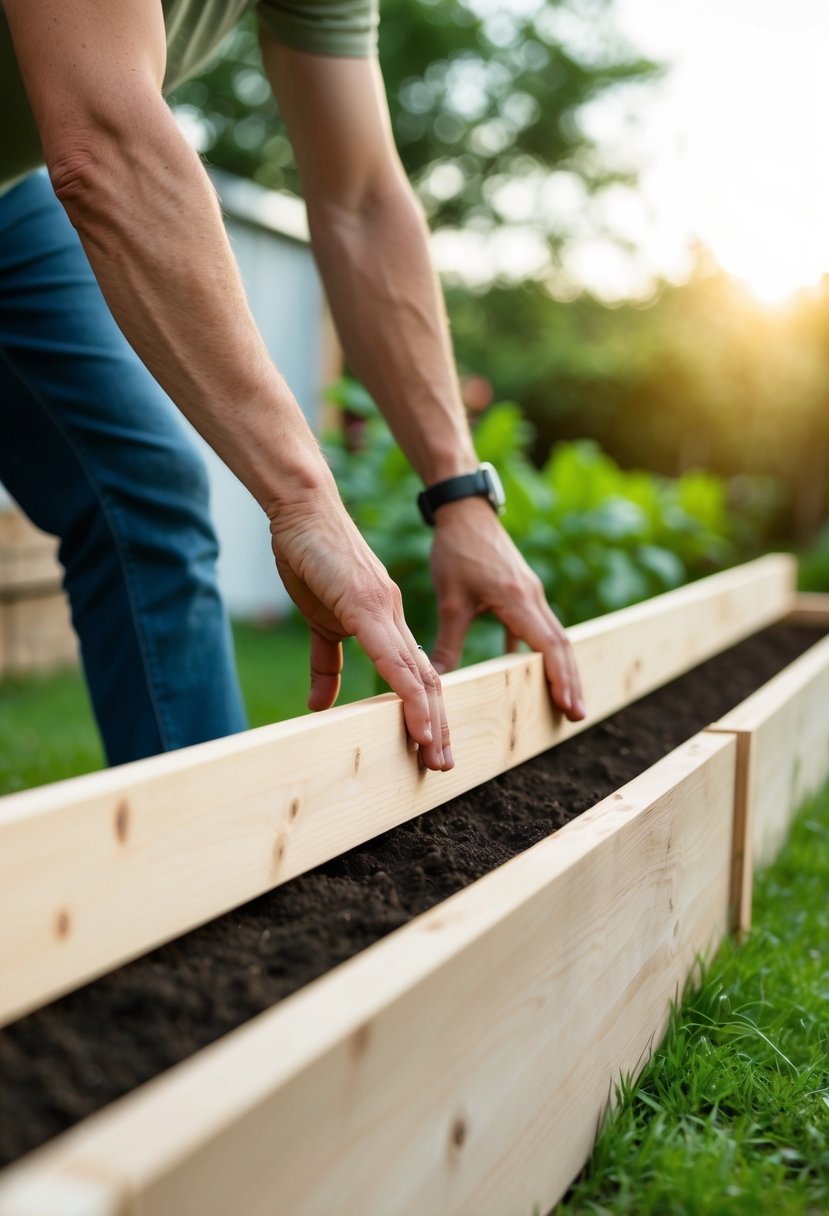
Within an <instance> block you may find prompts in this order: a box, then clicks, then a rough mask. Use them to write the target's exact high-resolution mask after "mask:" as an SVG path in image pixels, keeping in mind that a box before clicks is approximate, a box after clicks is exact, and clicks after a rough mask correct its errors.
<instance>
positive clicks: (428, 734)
mask: <svg viewBox="0 0 829 1216" xmlns="http://www.w3.org/2000/svg"><path fill="white" fill-rule="evenodd" d="M423 738H424V741H425V742H426V743H431V742H432V730H431V727H429V726H427V727H426V729H425V731H424V732H423Z"/></svg>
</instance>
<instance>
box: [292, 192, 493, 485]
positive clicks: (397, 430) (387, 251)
mask: <svg viewBox="0 0 829 1216" xmlns="http://www.w3.org/2000/svg"><path fill="white" fill-rule="evenodd" d="M309 219H310V222H311V232H312V240H313V245H314V252H315V254H316V257H317V261H318V263H319V266H320V271H321V273H322V276H323V279H324V281H325V286H326V289H327V292H328V298H329V301H330V303H331V308H332V311H333V313H334V319H335V321H336V324H337V329H338V331H339V334H340V337H341V340H342V343H343V346H344V349H345V353H346V357H347V359H348V363H349V365H350V367H352V368H353V370H354V372H355V373H356V374H357V375H358V376H359V378H360V379H361V380H362V382H363V383H364V384H365V385H366V387H367V389H368V390H369V392H370V393H371V394H372V396H373V397H374V399H375V400H376V401H377V403H378V405H379V406H380V408H381V410H382V411H383V414H384V415H385V417H386V418H387V420H388V422H389V424H390V426H391V428H392V430H393V432H394V434H395V436H396V438H397V440H398V442H399V443H400V445H401V447H402V448H403V450H404V452H405V453H406V455H407V456H408V458H409V460H410V461H411V463H412V465H413V467H414V468H415V470H416V472H417V473H418V474H419V475H420V477H421V478H422V479H423V481H424V483H425V484H427V485H431V484H434V483H435V482H437V481H441V480H443V479H444V478H446V477H453V476H455V475H456V474H458V473H466V472H470V471H471V470H472V469H474V468H475V467H476V465H477V463H478V462H477V458H476V456H475V450H474V447H473V444H472V439H471V436H470V433H469V427H468V425H467V422H466V417H465V414H464V410H463V405H462V403H461V399H460V391H459V388H458V382H457V376H456V374H455V368H454V360H453V356H452V349H451V344H450V340H449V328H448V322H447V319H446V311H445V307H444V303H443V298H442V295H441V291H440V286H439V284H438V281H437V276H436V274H435V271H434V269H433V266H432V262H431V257H430V252H429V241H428V231H427V228H426V224H425V220H424V218H423V215H422V212H421V210H420V207H419V205H418V204H417V202H416V200H415V198H414V195H413V193H412V191H411V189H410V187H409V186H408V185H407V184H406V183H403V182H401V184H400V185H399V186H398V185H393V186H391V188H390V189H388V190H386V191H384V192H383V193H382V194H380V195H375V196H373V197H372V198H371V200H370V201H369V202H366V203H364V204H363V206H362V207H360V208H359V209H355V210H348V209H345V208H343V207H338V206H337V205H335V204H331V203H327V202H325V201H322V202H319V203H314V202H313V201H311V202H309Z"/></svg>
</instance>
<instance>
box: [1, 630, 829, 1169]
mask: <svg viewBox="0 0 829 1216" xmlns="http://www.w3.org/2000/svg"><path fill="white" fill-rule="evenodd" d="M823 632H824V631H821V630H813V629H800V628H792V627H790V626H776V627H774V628H772V629H769V630H766V631H765V632H764V633H762V634H758V635H756V636H755V637H753V638H751V639H749V640H748V641H747V642H743V643H742V644H741V645H739V646H736V647H734V649H732V650H730V651H728V652H726V653H725V654H723V655H720V656H718V657H717V658H715V659H712V660H710V661H709V662H707V663H704V664H703V665H702V666H700V667H697V668H695V669H694V670H693V671H692V672H690V673H689V674H688V675H686V676H683V677H682V678H681V679H679V680H676V681H674V683H672V684H670V685H668V686H666V687H665V688H663V689H661V690H659V691H658V692H655V693H653V694H651V695H650V696H649V697H646V698H645V699H644V700H642V701H640V702H638V703H637V704H635V705H632V706H630V707H629V708H627V709H624V710H622V711H621V712H620V713H617V714H615V715H614V716H613V717H612V718H609V719H608V720H607V721H606V722H604V723H601V724H600V725H598V726H595V727H593V728H591V729H590V730H589V731H585V732H584V733H583V734H581V735H578V736H576V737H575V738H573V739H571V740H569V741H568V742H566V743H563V744H561V745H560V746H558V747H556V748H553V749H551V750H550V751H549V752H546V753H545V754H543V755H541V756H539V757H537V758H536V759H534V760H530V761H528V762H527V763H526V764H523V765H521V766H520V767H518V768H515V769H513V770H512V771H511V772H509V773H505V774H504V775H503V776H501V777H498V778H496V779H495V780H494V781H491V782H489V783H488V784H487V785H485V786H481V787H479V788H478V789H476V790H473V791H471V792H470V793H468V794H465V795H463V796H462V797H460V798H455V799H453V800H452V801H451V802H448V803H446V804H445V805H444V806H443V807H441V808H439V809H437V810H434V811H431V812H430V813H429V814H427V815H422V816H420V817H419V818H418V819H416V820H414V821H412V822H411V823H407V824H404V825H403V826H402V827H399V828H395V829H394V830H393V831H391V832H387V833H386V834H385V835H383V836H380V837H378V838H377V839H376V840H373V841H371V842H370V843H369V844H366V845H363V846H362V847H361V848H358V849H353V850H352V851H351V852H350V853H346V854H345V855H343V856H342V857H338V858H336V859H335V860H334V861H331V862H328V863H327V864H326V865H323V866H320V867H319V868H318V869H316V870H314V871H312V872H311V873H309V874H305V875H302V876H301V877H299V878H296V879H294V880H292V881H291V882H289V883H286V884H285V885H284V886H282V887H278V888H277V889H276V890H275V891H272V892H270V893H269V894H267V895H264V896H261V897H260V898H259V899H256V900H254V901H252V902H251V903H249V904H247V905H245V906H244V907H243V908H240V909H238V910H237V911H235V912H231V913H228V914H227V915H226V916H223V917H221V918H220V919H219V920H216V921H213V922H212V923H210V924H208V925H205V926H204V927H203V928H201V929H198V930H196V931H194V932H193V933H189V934H187V936H185V937H183V938H180V939H178V940H177V941H174V942H171V943H170V944H169V945H166V946H163V947H161V948H160V949H158V950H155V951H154V952H153V953H152V954H149V955H146V956H145V957H144V958H141V959H138V960H136V961H135V962H133V963H130V964H129V965H127V966H125V967H122V968H120V969H119V970H118V971H115V972H113V973H112V974H111V975H107V976H104V977H102V978H101V979H99V980H96V981H95V982H94V983H92V984H89V985H87V986H86V987H85V988H82V989H80V990H79V991H78V992H75V993H71V994H70V995H68V996H66V997H64V998H62V999H61V1000H59V1001H55V1002H54V1003H53V1004H52V1005H49V1006H47V1007H46V1008H44V1009H41V1010H38V1011H37V1012H35V1013H32V1014H30V1015H29V1016H28V1017H25V1018H22V1019H21V1020H20V1021H18V1022H17V1023H15V1024H14V1025H12V1026H10V1027H7V1028H6V1029H5V1030H3V1031H0V1164H5V1163H7V1162H9V1161H12V1160H14V1159H15V1158H16V1157H18V1156H20V1155H22V1154H23V1153H24V1152H27V1151H29V1150H30V1149H33V1148H35V1147H36V1146H37V1145H39V1144H41V1143H43V1142H44V1141H45V1140H48V1139H49V1138H50V1137H52V1136H54V1135H56V1134H57V1133H58V1132H60V1131H63V1130H64V1129H66V1128H68V1127H70V1126H71V1125H72V1124H73V1123H76V1122H78V1121H79V1120H80V1119H82V1118H84V1117H85V1116H86V1115H89V1114H92V1112H93V1111H96V1110H98V1109H99V1108H100V1107H102V1106H104V1105H105V1104H106V1103H108V1102H111V1101H113V1100H114V1099H115V1098H118V1097H120V1096H121V1095H122V1094H124V1093H126V1092H128V1091H129V1090H131V1089H133V1088H135V1087H136V1086H137V1085H140V1084H141V1083H142V1082H144V1081H148V1080H149V1079H150V1078H151V1077H154V1076H156V1075H157V1074H158V1073H160V1072H163V1071H164V1070H165V1069H167V1068H169V1067H171V1066H172V1065H173V1064H176V1063H178V1062H179V1061H181V1060H184V1059H185V1058H186V1057H187V1056H190V1055H192V1054H193V1053H194V1052H196V1051H198V1050H199V1049H200V1048H202V1047H204V1046H206V1045H207V1044H208V1043H211V1042H213V1041H214V1040H215V1039H218V1038H219V1037H221V1036H222V1035H224V1034H227V1032H228V1031H230V1030H233V1029H234V1028H235V1027H237V1026H239V1025H240V1024H241V1023H243V1022H245V1021H247V1020H248V1019H250V1018H252V1017H253V1016H254V1015H255V1014H258V1013H260V1012H261V1011H262V1010H264V1009H267V1008H269V1007H270V1006H272V1005H274V1004H276V1002H277V1001H280V1000H281V999H282V998H283V997H285V996H287V995H288V994H289V993H291V992H294V991H295V990H296V989H298V988H301V987H302V986H303V985H304V984H307V983H308V982H309V981H311V980H313V979H315V978H316V977H317V976H319V975H321V974H322V973H323V972H325V971H328V970H329V969H330V968H332V967H334V966H336V965H337V964H338V963H341V962H343V961H344V960H345V959H347V958H350V957H351V956H352V955H354V954H356V953H358V952H359V951H360V950H363V949H364V948H365V947H366V946H369V945H371V943H372V942H375V941H377V940H378V939H379V938H381V937H383V936H385V934H387V933H390V932H391V931H392V930H393V929H397V928H399V927H400V926H401V925H404V924H405V923H406V922H407V921H408V920H410V919H411V918H412V917H414V916H417V915H419V914H420V913H421V912H424V911H426V909H427V908H430V907H432V906H433V905H434V904H436V903H438V902H440V901H441V900H443V899H446V898H447V897H448V896H450V895H452V894H454V892H456V891H458V890H460V889H461V888H462V887H464V886H467V885H468V884H469V883H471V882H473V881H474V880H475V879H478V878H480V877H481V876H482V875H484V874H486V873H487V872H488V871H489V870H492V869H494V868H495V867H496V866H499V865H501V864H502V863H503V862H505V861H507V860H508V859H509V858H510V857H513V856H515V854H516V853H519V852H521V851H522V850H523V849H527V848H529V847H530V846H531V845H533V844H535V843H536V842H537V841H539V840H541V839H542V838H543V837H545V836H548V835H549V834H550V833H551V832H553V831H555V830H556V829H557V828H560V827H562V826H563V825H564V824H565V823H567V822H568V821H569V820H571V819H573V818H575V817H576V816H577V815H579V814H581V813H582V812H583V811H585V810H587V809H588V808H589V807H591V806H593V805H594V804H595V803H596V802H598V801H599V800H600V799H602V798H604V797H606V796H607V795H608V794H610V793H612V792H613V791H614V790H616V789H618V787H619V786H621V785H624V784H625V783H626V782H628V781H630V780H631V779H632V778H633V777H635V776H637V775H638V774H639V773H641V772H643V771H644V770H645V769H646V768H648V767H649V766H650V765H652V764H654V763H655V762H656V761H657V760H659V759H660V758H661V757H662V756H665V755H666V754H667V753H668V752H669V751H671V750H672V749H673V748H675V747H677V746H678V745H679V744H680V743H682V742H683V741H684V740H685V739H687V738H689V737H690V736H691V735H693V734H695V733H696V732H697V731H698V730H701V729H702V728H703V727H705V726H707V725H709V724H710V723H711V722H713V721H715V720H716V719H717V718H719V717H721V716H722V715H723V714H724V713H725V712H726V711H727V710H729V709H731V708H732V707H733V706H734V705H736V704H738V703H739V702H740V701H742V700H743V699H744V698H745V697H746V696H748V694H749V693H751V692H753V691H754V689H756V688H758V687H759V686H760V685H761V684H764V683H765V682H766V681H767V680H768V679H770V678H771V677H772V676H773V675H775V674H776V673H777V672H778V671H780V670H781V668H783V667H784V666H785V665H786V664H788V663H790V662H791V661H792V660H793V659H794V658H796V657H797V656H798V655H799V654H801V653H802V652H803V651H804V650H806V649H807V648H808V647H809V646H810V645H813V644H814V643H815V642H816V641H818V639H819V638H820V637H821V636H823Z"/></svg>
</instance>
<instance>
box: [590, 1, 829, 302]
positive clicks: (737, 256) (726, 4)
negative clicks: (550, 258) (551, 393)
mask: <svg viewBox="0 0 829 1216" xmlns="http://www.w3.org/2000/svg"><path fill="white" fill-rule="evenodd" d="M617 12H618V18H619V24H620V27H621V28H622V30H623V31H624V32H625V33H626V34H627V35H628V36H629V37H630V39H631V41H632V42H633V43H634V44H635V45H636V46H637V47H638V48H640V49H641V50H642V51H643V52H644V53H645V54H647V55H649V56H650V57H652V58H654V59H657V60H659V61H661V62H667V63H668V65H669V70H668V73H667V75H666V77H665V78H664V80H662V81H661V82H659V83H658V84H656V85H655V86H652V87H651V88H649V89H648V90H647V91H638V90H637V95H636V98H635V101H634V105H633V109H634V112H635V114H636V115H637V116H638V121H639V130H638V132H636V133H635V134H632V135H631V136H630V137H629V138H630V140H631V141H632V143H633V146H634V147H635V148H636V151H637V153H638V155H637V157H635V159H638V160H639V163H640V164H642V165H643V171H642V174H641V200H642V203H643V204H644V207H642V206H641V205H638V204H635V203H633V202H632V200H630V199H629V198H627V199H626V198H625V197H624V195H623V194H622V193H621V192H620V193H619V195H618V198H617V202H616V204H614V203H613V202H612V200H611V203H610V205H609V209H608V215H607V218H608V220H609V221H610V222H611V223H613V224H614V226H618V227H621V228H622V230H627V231H628V233H629V235H630V236H631V238H632V239H633V240H635V241H636V243H637V244H638V245H639V246H640V248H641V250H642V262H643V269H645V268H646V267H650V268H652V269H653V270H657V271H660V270H661V271H662V272H663V273H667V274H668V275H669V276H671V277H679V278H681V277H683V276H684V273H685V272H686V270H687V267H688V255H687V252H686V251H687V249H688V247H689V244H690V243H691V242H692V241H693V240H694V238H699V239H701V240H702V241H703V242H704V244H705V245H707V246H708V247H709V248H710V249H711V251H712V252H713V253H714V255H715V256H716V258H717V260H718V261H719V262H720V263H721V264H722V265H723V266H724V267H725V269H726V270H728V271H730V272H731V273H732V274H734V275H736V276H737V277H738V278H741V279H744V280H745V281H746V282H747V284H748V285H749V287H751V288H752V290H753V291H754V292H755V293H756V294H757V295H758V296H759V297H760V298H761V299H763V300H765V301H766V302H769V303H776V302H779V301H781V300H783V299H785V298H786V296H787V295H789V294H791V293H792V291H794V290H796V289H797V288H798V287H801V286H808V285H811V284H813V283H815V282H816V281H817V280H818V279H819V278H820V276H821V274H823V273H827V272H829V136H828V135H827V131H829V4H827V3H826V0H617ZM628 104H630V103H628ZM620 117H621V109H620V106H619V104H618V100H615V101H614V100H612V99H607V100H605V101H603V102H602V103H600V104H598V105H597V106H596V107H595V108H594V112H593V114H592V115H590V117H589V120H588V121H589V123H590V126H591V129H592V130H595V131H596V132H597V133H599V134H601V135H603V136H604V137H605V138H607V139H608V140H609V141H611V146H615V147H619V146H624V142H625V140H624V136H623V134H622V133H621V132H620V130H619V125H620ZM626 129H627V130H629V129H630V128H626ZM603 260H604V267H603V264H602V263H603ZM611 262H612V259H611ZM614 265H615V273H614ZM573 269H574V271H575V272H576V273H580V275H581V277H584V278H587V279H588V280H593V282H594V285H596V286H597V287H599V288H600V289H601V288H603V289H604V290H606V291H607V292H608V293H609V294H614V293H615V292H617V291H618V292H621V291H623V290H624V281H623V280H624V267H623V265H621V264H620V263H619V261H618V259H616V263H614V264H609V263H608V261H607V259H606V258H605V259H603V257H602V250H601V246H600V245H599V246H596V247H593V248H591V247H590V246H589V245H588V246H586V247H585V248H584V250H583V251H582V254H581V258H580V261H579V260H578V259H577V264H576V265H575V266H574V268H573ZM628 272H629V271H628ZM635 277H636V276H635V275H634V278H635ZM603 279H604V280H606V281H605V282H604V283H602V280H603ZM614 279H615V281H614Z"/></svg>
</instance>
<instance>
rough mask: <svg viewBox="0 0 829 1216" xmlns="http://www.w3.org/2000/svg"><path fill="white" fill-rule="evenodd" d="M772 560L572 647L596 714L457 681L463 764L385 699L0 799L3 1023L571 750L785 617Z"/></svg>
mask: <svg viewBox="0 0 829 1216" xmlns="http://www.w3.org/2000/svg"><path fill="white" fill-rule="evenodd" d="M794 573H795V569H794V563H793V561H792V560H791V559H790V558H788V557H784V556H774V555H773V556H770V557H767V558H763V559H761V560H759V561H757V562H752V563H750V564H748V565H746V566H742V567H739V568H737V569H734V570H730V571H727V572H725V573H723V574H719V575H716V576H714V577H712V578H709V579H705V580H702V581H700V582H698V583H694V584H692V585H690V586H688V587H683V588H681V589H679V590H677V591H674V592H671V593H669V594H668V595H664V596H660V597H658V598H656V599H653V600H650V601H648V602H647V603H644V604H640V605H637V606H636V607H634V608H629V609H625V610H624V611H622V612H618V613H615V614H612V615H609V616H606V617H602V618H600V619H598V620H595V621H590V622H587V623H586V624H584V625H579V626H576V627H575V628H574V629H572V630H571V631H570V637H571V639H572V641H573V645H574V647H575V652H576V656H577V659H578V662H579V666H580V668H581V672H582V677H583V681H584V688H585V694H586V700H587V707H588V711H589V717H588V719H587V720H586V722H584V723H582V724H580V725H577V726H574V725H572V724H570V723H567V722H565V721H564V720H563V719H562V718H561V716H560V715H555V714H554V713H553V712H552V709H551V707H550V703H549V700H548V696H547V692H546V687H545V681H544V676H543V671H542V665H541V659H540V657H539V656H538V655H511V656H506V657H504V658H500V659H494V660H491V661H490V662H487V663H482V664H479V665H478V666H477V667H473V668H467V669H466V670H464V671H461V672H456V673H455V674H453V675H451V676H448V677H446V679H445V681H444V685H445V690H446V701H447V707H448V713H449V720H450V724H451V726H452V742H453V751H454V755H455V760H456V766H455V769H454V770H453V771H452V772H451V773H424V772H421V771H420V769H419V767H418V763H417V758H416V756H415V755H414V754H413V753H412V752H411V750H410V749H409V747H408V745H407V741H406V735H405V730H404V725H403V715H402V711H401V707H400V703H399V701H398V700H397V699H396V698H395V697H392V696H391V695H387V696H383V697H379V698H373V699H371V700H368V701H363V702H360V703H359V704H356V705H351V706H344V707H343V708H341V709H336V710H331V711H328V712H327V713H325V714H320V715H316V716H312V717H306V718H297V719H294V720H292V721H290V722H282V723H279V724H277V725H275V726H269V727H263V728H261V729H259V730H254V731H248V732H246V733H245V734H242V735H237V736H234V737H231V738H228V739H221V740H218V741H216V742H213V743H206V744H202V745H200V746H198V747H193V748H188V749H186V750H183V751H179V752H173V753H170V754H168V755H164V756H158V757H154V758H153V759H150V760H144V761H140V762H138V763H135V764H130V765H124V766H122V767H120V768H117V769H112V770H110V771H108V772H103V773H96V774H93V775H90V776H88V777H79V778H75V779H73V780H72V781H67V782H62V783H59V784H55V785H52V786H47V787H43V788H41V789H37V790H29V791H26V792H24V793H21V794H14V795H11V796H8V797H7V798H5V799H2V800H0V967H2V973H3V977H4V982H3V985H2V990H1V991H0V1023H2V1022H5V1021H9V1020H10V1019H12V1018H13V1017H16V1016H19V1015H20V1014H22V1013H24V1012H26V1011H27V1010H28V1009H31V1008H33V1007H34V1006H36V1005H39V1004H42V1003H43V1002H45V1001H47V1000H49V999H51V998H53V997H56V996H58V995H59V994H61V993H63V992H65V991H67V990H68V989H70V988H72V987H76V986H77V985H78V984H80V983H83V982H85V981H86V980H89V979H91V978H93V977H94V976H96V975H98V974H100V973H101V972H103V971H105V970H107V969H110V968H112V967H114V966H117V965H118V964H120V963H122V962H124V961H126V960H127V959H129V958H132V957H134V956H135V955H137V954H140V953H142V952H144V951H146V950H149V949H151V948H152V947H153V946H155V945H157V944H159V943H160V942H163V941H167V940H169V939H170V938H171V937H175V936H177V935H178V934H181V933H184V932H186V931H187V930H189V929H191V928H193V927H194V926H195V925H198V924H201V923H203V922H204V921H206V920H209V919H211V918H213V917H215V916H219V915H220V914H221V913H223V912H226V911H227V910H229V909H230V908H232V907H235V906H237V905H239V904H241V903H243V902H244V901H246V900H248V899H252V898H253V897H254V896H256V895H259V894H261V893H262V892H263V891H266V890H268V889H270V888H272V887H274V886H276V885H278V884H279V883H281V882H285V881H287V880H288V879H289V878H293V877H294V876H296V875H297V874H300V873H302V872H304V871H305V870H308V869H310V868H312V867H313V866H316V865H319V864H320V863H322V862H324V861H326V860H328V859H329V858H331V857H334V856H337V855H338V854H339V853H342V852H344V851H345V850H347V849H350V848H353V847H355V846H356V845H358V844H361V843H363V842H364V841H366V840H368V839H370V838H371V837H373V836H376V835H378V834H379V833H381V832H384V831H387V830H388V829H389V828H392V827H395V826H397V825H398V824H400V823H403V822H404V821H406V820H408V819H411V818H412V817H414V816H415V815H418V814H421V813H423V812H424V811H428V810H431V809H432V808H433V807H435V806H438V805H440V804H441V803H443V802H445V801H446V800H447V799H449V798H452V797H454V796H455V795H457V794H460V793H463V792H465V791H466V790H469V789H471V788H473V787H474V786H476V785H479V784H480V783H481V782H484V781H488V780H490V779H491V778H492V777H494V776H496V775H498V774H499V773H501V772H503V771H505V770H506V769H508V768H511V767H512V766H513V765H515V764H519V763H521V762H522V761H524V760H527V759H529V758H530V757H531V756H534V755H537V754H538V753H539V752H542V751H544V750H546V749H547V748H549V747H551V746H553V745H555V744H557V743H559V742H561V741H562V740H564V739H567V738H569V737H570V736H571V735H573V734H575V733H576V732H577V731H578V730H583V729H584V728H585V727H587V726H589V725H592V724H593V723H595V722H597V721H599V720H600V719H602V718H604V717H607V715H608V714H611V713H613V712H615V711H616V710H617V709H619V708H621V707H622V706H623V705H625V704H628V703H629V702H630V701H633V700H635V699H636V698H637V697H640V696H642V695H643V694H645V693H647V692H650V691H651V690H652V689H654V688H656V687H658V686H659V685H661V684H664V683H666V682H667V681H668V680H671V679H673V678H675V677H676V676H678V675H680V674H682V673H683V672H685V671H687V670H688V669H689V668H691V667H693V666H694V665H695V664H697V663H699V662H701V661H702V660H703V659H706V658H708V657H709V656H710V655H712V654H715V653H716V652H717V651H719V650H722V649H724V648H725V647H727V646H729V645H731V644H733V643H734V642H736V641H738V640H740V639H741V638H743V637H746V636H748V635H749V634H751V633H753V632H755V631H756V630H757V629H760V628H762V627H763V626H764V625H766V624H769V623H770V622H772V621H774V620H777V619H779V618H780V617H782V616H783V615H785V613H786V611H787V609H788V607H789V606H790V603H791V596H792V591H793V586H794Z"/></svg>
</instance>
